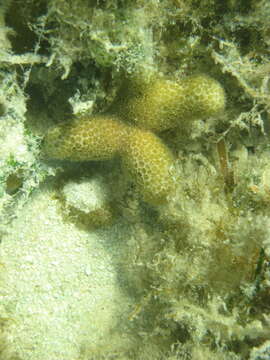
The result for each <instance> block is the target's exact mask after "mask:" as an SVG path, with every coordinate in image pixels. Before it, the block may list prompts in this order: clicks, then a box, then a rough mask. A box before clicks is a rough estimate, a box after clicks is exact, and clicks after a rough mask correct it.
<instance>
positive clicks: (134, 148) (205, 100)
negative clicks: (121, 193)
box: [44, 75, 225, 205]
mask: <svg viewBox="0 0 270 360" xmlns="http://www.w3.org/2000/svg"><path fill="white" fill-rule="evenodd" d="M224 106H225V94H224V90H223V88H222V87H221V85H220V84H219V83H218V82H217V81H216V80H214V79H212V78H210V77H208V76H206V75H197V76H192V77H189V78H186V79H184V80H183V81H181V83H177V82H173V81H170V80H166V79H161V78H159V79H155V80H152V81H150V82H149V83H148V84H143V85H142V87H141V89H140V91H138V95H137V96H136V95H135V96H131V97H130V98H129V100H127V101H126V104H123V108H122V110H121V111H120V112H122V114H124V115H125V117H127V118H129V119H130V120H132V121H133V122H134V123H135V124H136V125H138V127H133V126H128V125H125V124H123V123H122V122H121V121H119V120H118V119H117V118H116V117H113V116H109V115H97V116H92V117H89V118H80V119H77V120H74V121H72V122H69V123H65V124H61V125H59V126H56V127H54V128H53V129H51V130H49V132H48V134H47V135H46V137H45V144H44V150H45V152H46V154H47V156H49V157H51V158H57V159H68V160H75V161H83V160H86V161H88V160H106V159H111V158H112V157H113V156H114V155H116V154H119V155H121V157H122V162H123V167H124V169H125V170H126V172H127V173H129V174H130V175H131V177H132V179H133V181H134V182H135V184H136V185H137V188H138V190H139V191H140V192H141V194H142V196H143V199H144V200H145V201H146V202H148V203H150V204H153V205H158V204H162V203H164V202H165V201H166V199H167V197H168V195H170V194H171V192H172V190H173V188H174V183H173V176H172V174H171V170H172V168H173V162H174V161H173V156H172V154H171V152H170V151H169V149H168V148H167V147H166V146H165V145H164V144H163V142H162V141H161V140H160V139H159V138H158V137H157V136H156V135H154V134H153V133H152V132H151V131H150V130H153V131H162V130H166V129H169V128H173V127H176V126H181V124H183V122H184V121H190V120H193V119H196V118H204V117H209V116H213V115H215V114H217V113H219V112H221V111H222V110H223V109H224Z"/></svg>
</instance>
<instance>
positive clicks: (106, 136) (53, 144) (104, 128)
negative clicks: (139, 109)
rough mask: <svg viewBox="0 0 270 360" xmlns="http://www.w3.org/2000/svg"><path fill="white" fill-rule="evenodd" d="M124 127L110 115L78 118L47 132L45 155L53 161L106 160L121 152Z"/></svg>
mask: <svg viewBox="0 0 270 360" xmlns="http://www.w3.org/2000/svg"><path fill="white" fill-rule="evenodd" d="M124 138H125V126H124V124H122V123H121V122H120V121H118V120H117V119H115V118H111V117H109V116H92V117H81V118H78V119H75V120H72V121H70V122H66V123H63V124H60V125H58V126H55V127H53V128H52V129H50V130H49V131H48V133H47V135H46V136H45V140H44V152H45V154H46V155H47V156H49V157H50V158H54V159H65V160H74V161H89V160H107V159H111V158H113V157H114V156H115V155H117V154H118V153H119V151H120V148H121V146H122V143H123V140H124Z"/></svg>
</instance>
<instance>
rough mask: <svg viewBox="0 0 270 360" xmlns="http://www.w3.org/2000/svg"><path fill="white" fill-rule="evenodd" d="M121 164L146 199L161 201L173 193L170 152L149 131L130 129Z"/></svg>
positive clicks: (160, 202)
mask: <svg viewBox="0 0 270 360" xmlns="http://www.w3.org/2000/svg"><path fill="white" fill-rule="evenodd" d="M123 166H124V168H125V169H126V170H127V171H128V173H129V174H130V175H131V177H132V179H133V181H134V182H135V184H136V185H137V187H138V190H139V191H140V193H141V194H142V196H143V199H144V200H145V201H146V202H148V203H150V204H152V205H159V204H162V203H164V202H165V201H166V199H167V196H168V195H169V194H170V193H171V192H172V190H173V187H174V182H173V177H172V174H171V171H172V169H173V155H172V154H171V152H170V150H169V149H168V148H167V147H166V146H165V145H164V144H163V143H162V141H161V140H160V139H159V138H158V137H157V136H155V135H154V134H153V133H152V132H151V131H148V130H143V129H139V128H130V129H129V134H128V138H127V143H126V146H125V149H124V151H123Z"/></svg>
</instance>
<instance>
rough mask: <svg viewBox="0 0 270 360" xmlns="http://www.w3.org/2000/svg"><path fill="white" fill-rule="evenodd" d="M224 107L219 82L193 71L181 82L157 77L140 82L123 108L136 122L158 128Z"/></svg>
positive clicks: (217, 110) (211, 114)
mask: <svg viewBox="0 0 270 360" xmlns="http://www.w3.org/2000/svg"><path fill="white" fill-rule="evenodd" d="M224 107H225V93H224V90H223V88H222V86H221V85H220V84H219V82H217V81H216V80H214V79H213V78H211V77H209V76H207V75H196V76H191V77H188V78H186V79H184V80H182V81H180V82H175V81H171V80H167V79H164V78H157V79H153V80H151V81H150V82H149V83H148V84H143V85H142V89H141V91H139V92H138V93H137V94H134V96H133V97H131V99H130V100H129V101H127V103H126V105H125V106H124V109H123V112H124V113H125V114H126V115H127V117H128V119H129V120H130V121H132V122H134V123H135V124H136V125H138V126H140V127H142V128H146V129H149V130H153V131H157V132H158V131H163V130H166V129H170V128H174V127H177V126H181V124H183V122H185V121H191V120H194V119H196V118H207V117H210V116H213V115H216V114H218V113H219V112H222V110H224Z"/></svg>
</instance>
